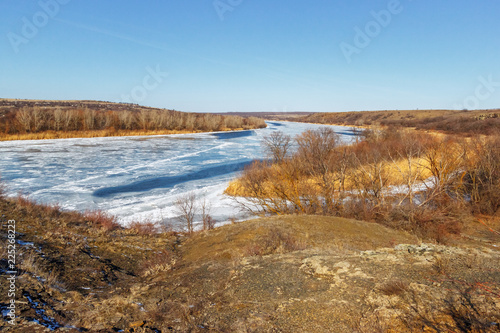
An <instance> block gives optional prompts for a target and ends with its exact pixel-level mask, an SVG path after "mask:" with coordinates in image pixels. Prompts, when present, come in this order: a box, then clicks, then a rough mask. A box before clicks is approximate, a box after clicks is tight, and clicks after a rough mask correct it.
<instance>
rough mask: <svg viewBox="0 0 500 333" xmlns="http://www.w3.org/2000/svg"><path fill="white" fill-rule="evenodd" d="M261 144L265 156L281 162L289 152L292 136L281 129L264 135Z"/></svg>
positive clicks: (275, 161)
mask: <svg viewBox="0 0 500 333" xmlns="http://www.w3.org/2000/svg"><path fill="white" fill-rule="evenodd" d="M262 144H263V145H264V150H265V151H266V153H267V156H268V157H269V158H271V159H272V160H273V162H274V163H281V162H283V161H284V160H285V158H286V157H287V156H288V154H289V152H290V148H291V145H292V138H291V137H290V136H289V135H287V134H285V133H283V132H281V131H277V132H273V133H271V134H270V135H268V136H265V137H264V140H263V143H262Z"/></svg>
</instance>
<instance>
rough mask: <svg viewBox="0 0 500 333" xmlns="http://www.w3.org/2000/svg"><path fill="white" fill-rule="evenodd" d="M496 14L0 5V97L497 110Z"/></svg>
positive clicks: (481, 5) (465, 3)
mask: <svg viewBox="0 0 500 333" xmlns="http://www.w3.org/2000/svg"><path fill="white" fill-rule="evenodd" d="M499 14H500V1H499V0H477V1H470V0H443V1H430V0H399V1H398V0H388V1H386V0H383V1H379V0H359V1H356V0H351V1H336V0H331V1H326V0H323V1H318V0H317V1H305V0H302V1H298V0H287V1H284V0H274V1H269V0H215V1H214V0H197V1H193V0H185V1H180V0H177V1H168V0H149V1H118V0H106V1H103V0H41V1H27V0H0V97H3V98H29V99H86V100H106V101H130V102H136V103H139V104H142V105H149V106H155V107H163V108H173V109H177V110H182V111H193V112H226V111H317V112H336V111H360V110H386V109H417V108H419V109H425V108H438V109H450V108H456V109H462V108H468V109H476V108H481V109H483V108H498V107H500V61H499V59H500V23H499V20H498V15H499ZM167 73H168V75H167Z"/></svg>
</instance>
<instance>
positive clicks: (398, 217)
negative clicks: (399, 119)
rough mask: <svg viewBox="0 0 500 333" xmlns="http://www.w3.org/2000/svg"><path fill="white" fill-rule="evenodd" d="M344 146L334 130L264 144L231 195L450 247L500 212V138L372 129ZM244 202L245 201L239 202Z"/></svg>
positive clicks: (271, 210) (263, 209)
mask: <svg viewBox="0 0 500 333" xmlns="http://www.w3.org/2000/svg"><path fill="white" fill-rule="evenodd" d="M363 135H364V139H362V140H360V141H359V142H358V143H356V144H353V145H350V146H345V145H342V144H340V142H339V138H338V136H337V135H336V134H335V133H334V132H333V130H331V129H328V128H322V129H319V130H316V131H312V130H311V131H307V132H305V133H303V134H301V135H299V136H298V137H296V138H295V142H296V145H297V147H298V148H297V150H296V151H295V152H293V153H290V144H291V143H290V141H291V138H289V137H288V138H287V137H286V136H284V134H282V133H281V134H280V133H278V134H276V133H275V134H273V135H272V136H270V137H268V138H267V140H266V141H265V145H266V148H267V150H268V153H269V157H270V160H269V162H255V163H254V164H252V165H251V166H250V167H248V168H246V169H245V171H244V172H243V174H242V176H241V178H240V179H238V180H237V181H236V182H234V183H233V184H231V185H230V187H229V188H228V189H227V190H226V193H228V194H230V195H233V197H234V198H235V200H237V201H238V202H240V203H241V205H242V206H244V208H246V209H249V210H251V211H252V212H254V213H263V214H278V215H284V214H318V215H334V216H343V217H353V218H357V219H360V220H365V221H376V222H380V223H383V224H386V225H390V226H393V227H397V228H404V229H406V230H410V231H412V232H415V233H417V234H419V235H420V236H422V237H431V238H433V239H436V240H438V241H444V240H445V238H446V237H447V236H449V235H453V234H458V233H459V232H460V228H461V222H462V221H463V220H464V219H467V218H471V217H472V216H473V215H474V214H487V215H494V214H496V213H497V212H498V210H499V208H500V136H490V137H482V138H469V139H463V138H460V137H457V136H443V135H431V134H426V133H422V132H416V131H410V130H393V129H386V130H380V131H373V130H367V131H365V132H364V134H363ZM241 197H244V198H241Z"/></svg>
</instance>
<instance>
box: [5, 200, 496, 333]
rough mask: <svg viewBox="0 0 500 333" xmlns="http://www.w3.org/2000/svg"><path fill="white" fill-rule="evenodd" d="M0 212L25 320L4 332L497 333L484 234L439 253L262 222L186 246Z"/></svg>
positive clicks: (326, 222) (398, 240)
mask: <svg viewBox="0 0 500 333" xmlns="http://www.w3.org/2000/svg"><path fill="white" fill-rule="evenodd" d="M0 212H1V214H2V228H1V239H2V248H1V249H2V252H3V255H2V258H6V248H5V247H4V245H3V244H6V241H7V222H8V221H7V219H10V220H11V219H15V220H16V231H17V232H18V236H16V237H17V258H18V263H17V265H18V267H17V270H18V271H19V273H18V277H17V280H16V288H17V296H16V306H17V307H16V311H17V315H18V318H17V319H16V322H17V324H16V326H15V327H13V326H11V325H10V324H8V322H7V321H2V322H1V323H0V326H1V327H2V329H3V330H4V331H6V332H30V333H31V332H43V331H45V330H46V328H50V329H51V330H54V331H56V332H78V331H90V332H97V331H98V332H116V331H121V332H411V331H416V330H417V331H420V330H421V329H422V328H426V331H427V332H440V331H444V330H453V331H457V329H456V328H457V327H460V326H459V325H463V324H464V323H465V324H467V325H469V326H468V327H469V328H473V329H474V330H472V329H471V330H459V329H458V331H460V332H465V331H477V332H487V331H491V332H494V331H497V330H498V329H499V327H498V324H497V323H498V322H499V321H500V318H499V313H500V270H499V267H498V265H497V263H498V262H499V260H500V253H499V251H498V246H499V245H500V244H499V243H500V239H499V237H498V235H496V234H494V233H491V232H490V231H489V230H488V229H487V228H486V227H485V226H483V225H482V224H480V223H478V222H477V221H470V222H468V223H469V224H468V227H467V228H466V230H464V233H463V234H462V235H461V236H459V237H456V238H454V239H450V241H449V244H448V245H436V244H422V241H421V240H419V239H417V238H416V237H415V236H411V235H409V234H407V233H405V232H402V231H396V230H392V229H388V228H386V227H383V226H381V225H379V224H374V223H366V222H361V221H355V220H349V219H342V218H336V217H319V216H300V217H298V216H287V217H274V218H264V219H258V220H253V221H247V222H243V223H238V224H233V225H226V226H223V227H220V228H216V229H214V230H211V231H206V232H199V233H196V234H194V235H192V236H191V237H187V235H184V234H180V233H174V232H168V231H163V232H160V233H157V234H156V233H152V230H151V226H149V227H148V226H147V225H146V226H143V227H139V226H136V227H135V228H133V229H123V228H120V227H118V226H114V225H113V224H112V223H109V222H110V220H107V219H106V218H105V217H104V216H103V215H99V214H93V215H92V214H90V215H86V216H83V215H80V214H77V213H61V212H59V211H58V210H57V209H53V208H50V207H47V206H37V205H33V204H31V203H29V202H28V201H26V200H21V199H16V200H10V201H6V200H4V199H2V200H0ZM488 223H489V224H490V226H492V227H495V228H498V227H499V226H500V223H499V221H498V219H497V220H488ZM1 265H2V267H1V273H0V274H1V275H2V278H3V279H5V278H6V274H7V273H6V270H7V267H6V265H7V261H6V260H5V259H2V260H1ZM0 288H1V290H0V292H1V293H2V295H6V294H7V284H3V283H2V284H1V287H0ZM6 302H7V300H6V299H5V298H3V299H2V303H1V307H2V311H4V310H6V309H7V303H6ZM465 324H464V325H465Z"/></svg>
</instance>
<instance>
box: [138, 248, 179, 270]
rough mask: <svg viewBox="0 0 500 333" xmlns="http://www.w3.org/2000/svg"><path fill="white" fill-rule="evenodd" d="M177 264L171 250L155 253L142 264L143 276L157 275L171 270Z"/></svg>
mask: <svg viewBox="0 0 500 333" xmlns="http://www.w3.org/2000/svg"><path fill="white" fill-rule="evenodd" d="M175 264H176V258H175V257H174V255H173V254H172V252H171V251H168V250H165V251H161V252H156V253H154V254H153V255H152V256H151V257H150V258H149V259H147V260H146V261H144V262H143V264H142V266H141V272H142V276H144V277H146V276H151V275H156V274H158V273H161V272H168V271H170V270H171V269H172V268H173V267H174V266H175Z"/></svg>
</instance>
